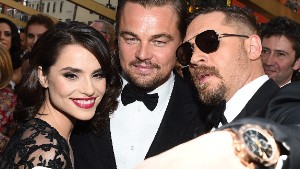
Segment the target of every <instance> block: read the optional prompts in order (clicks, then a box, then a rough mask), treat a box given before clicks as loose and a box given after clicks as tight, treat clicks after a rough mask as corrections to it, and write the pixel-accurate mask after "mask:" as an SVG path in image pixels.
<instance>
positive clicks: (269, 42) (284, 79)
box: [261, 16, 300, 86]
mask: <svg viewBox="0 0 300 169" xmlns="http://www.w3.org/2000/svg"><path fill="white" fill-rule="evenodd" d="M299 26H300V25H299V24H298V23H296V22H294V21H293V20H291V19H288V18H287V17H282V16H279V17H276V18H274V19H272V20H271V21H270V22H268V23H267V24H266V25H265V26H264V28H263V31H262V33H261V38H262V47H263V49H262V53H261V58H262V62H263V66H264V70H265V73H266V74H267V75H268V76H269V77H270V78H272V79H273V80H274V81H275V82H276V83H277V84H278V85H279V86H284V85H286V84H288V83H290V82H291V80H292V76H293V73H294V72H295V73H296V71H297V70H298V69H299V68H300V30H299Z"/></svg>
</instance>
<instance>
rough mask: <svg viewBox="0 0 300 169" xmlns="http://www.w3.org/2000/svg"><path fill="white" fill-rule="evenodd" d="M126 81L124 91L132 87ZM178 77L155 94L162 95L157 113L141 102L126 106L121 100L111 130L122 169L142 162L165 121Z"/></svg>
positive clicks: (118, 166)
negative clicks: (164, 117) (162, 122)
mask: <svg viewBox="0 0 300 169" xmlns="http://www.w3.org/2000/svg"><path fill="white" fill-rule="evenodd" d="M122 80H123V88H124V86H125V85H126V84H127V83H128V82H127V81H126V80H125V79H122ZM174 82H175V76H174V74H173V73H172V74H171V76H170V77H169V79H168V80H167V81H166V82H165V83H164V84H163V85H161V86H160V87H158V88H156V89H155V90H153V91H152V92H150V93H149V94H152V93H158V96H159V99H158V103H157V106H156V108H155V109H154V110H153V111H150V110H148V109H147V107H146V106H145V105H144V103H143V102H141V101H135V102H134V103H131V104H128V105H126V106H124V105H123V104H122V101H121V97H119V98H118V100H119V106H118V108H117V110H116V111H115V112H114V113H113V114H112V115H111V117H110V130H111V137H112V143H113V149H114V154H115V159H116V165H117V168H118V169H133V168H134V167H135V166H136V165H137V164H139V163H140V162H142V161H143V160H144V158H145V156H146V154H147V152H148V150H149V148H150V146H151V144H152V141H153V140H154V137H155V135H156V133H157V131H158V128H159V126H160V123H161V120H162V118H163V116H164V113H165V111H166V109H167V105H168V103H169V99H170V97H171V93H172V90H173V87H174Z"/></svg>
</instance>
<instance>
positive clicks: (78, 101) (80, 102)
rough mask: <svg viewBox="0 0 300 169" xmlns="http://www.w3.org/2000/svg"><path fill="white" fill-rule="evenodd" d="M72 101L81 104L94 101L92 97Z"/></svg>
mask: <svg viewBox="0 0 300 169" xmlns="http://www.w3.org/2000/svg"><path fill="white" fill-rule="evenodd" d="M74 101H75V102H76V103H79V104H81V105H84V104H92V103H94V102H95V100H94V99H92V100H74Z"/></svg>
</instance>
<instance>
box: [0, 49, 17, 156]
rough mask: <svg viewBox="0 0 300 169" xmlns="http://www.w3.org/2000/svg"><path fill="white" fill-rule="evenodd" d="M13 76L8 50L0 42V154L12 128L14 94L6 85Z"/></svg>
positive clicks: (14, 103)
mask: <svg viewBox="0 0 300 169" xmlns="http://www.w3.org/2000/svg"><path fill="white" fill-rule="evenodd" d="M12 76H13V67H12V63H11V58H10V55H9V52H8V50H7V49H6V48H5V47H4V46H3V45H1V44H0V154H1V152H2V150H3V149H4V147H5V145H6V143H7V141H8V140H9V137H10V135H11V131H12V130H10V129H12V128H13V126H14V125H13V124H14V123H13V122H12V119H13V113H12V112H13V110H14V107H15V105H16V95H15V94H14V92H13V90H12V89H11V88H10V87H8V84H9V81H10V80H11V78H12Z"/></svg>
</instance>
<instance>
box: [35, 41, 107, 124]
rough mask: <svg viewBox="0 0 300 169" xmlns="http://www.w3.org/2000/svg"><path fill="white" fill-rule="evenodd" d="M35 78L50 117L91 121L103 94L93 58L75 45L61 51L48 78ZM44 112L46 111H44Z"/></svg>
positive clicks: (100, 74)
mask: <svg viewBox="0 0 300 169" xmlns="http://www.w3.org/2000/svg"><path fill="white" fill-rule="evenodd" d="M41 69H42V68H41V67H40V69H39V78H40V82H41V84H42V86H43V87H44V88H46V89H47V90H46V102H48V103H50V110H54V111H55V112H51V113H52V114H53V113H54V114H67V115H69V116H71V117H73V118H75V119H80V120H88V119H91V118H92V117H93V116H94V114H95V111H96V107H97V105H98V104H99V103H100V101H101V99H102V97H103V95H104V93H105V90H106V79H105V76H104V73H103V71H102V70H101V66H100V64H99V62H98V60H97V59H96V57H95V56H94V55H93V54H92V53H90V52H89V51H88V50H86V49H85V48H83V47H82V46H79V45H68V46H66V47H64V48H63V49H62V51H61V52H60V55H59V56H58V59H57V61H56V63H55V64H54V65H53V66H51V68H50V72H49V74H48V75H42V70H41ZM46 111H47V109H46Z"/></svg>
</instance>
